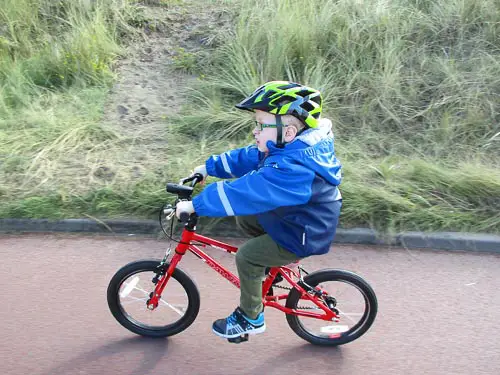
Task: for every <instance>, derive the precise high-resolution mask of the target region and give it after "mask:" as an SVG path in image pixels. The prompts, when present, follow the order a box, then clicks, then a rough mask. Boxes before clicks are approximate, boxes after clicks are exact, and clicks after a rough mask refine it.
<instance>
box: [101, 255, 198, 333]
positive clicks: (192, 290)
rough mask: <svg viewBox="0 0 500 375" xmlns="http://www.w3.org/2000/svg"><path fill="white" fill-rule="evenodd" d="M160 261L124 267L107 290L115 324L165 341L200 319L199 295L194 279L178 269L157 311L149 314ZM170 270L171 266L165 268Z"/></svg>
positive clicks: (164, 267) (139, 262)
mask: <svg viewBox="0 0 500 375" xmlns="http://www.w3.org/2000/svg"><path fill="white" fill-rule="evenodd" d="M159 265H160V261H159V260H142V261H137V262H132V263H129V264H127V265H126V266H124V267H122V268H121V269H120V270H118V272H116V274H115V275H114V276H113V278H112V279H111V281H110V283H109V286H108V293H107V298H108V306H109V309H110V311H111V313H112V314H113V316H114V317H115V318H116V320H117V321H118V322H119V323H120V324H121V325H122V326H124V327H125V328H127V329H128V330H130V331H132V332H134V333H137V334H139V335H143V336H150V337H166V336H172V335H175V334H177V333H179V332H181V331H183V330H185V329H186V328H188V327H189V326H190V325H191V324H192V323H193V321H194V320H195V319H196V316H197V315H198V311H199V309H200V294H199V292H198V288H197V287H196V285H195V284H194V283H193V281H192V280H191V278H190V277H189V276H188V275H186V274H185V273H184V272H183V271H182V270H180V269H179V268H176V269H175V271H174V273H173V275H172V277H171V278H170V279H169V280H168V283H167V285H166V287H165V289H164V291H163V294H162V296H161V299H160V300H159V304H158V307H157V308H156V309H154V310H152V311H151V310H148V308H147V305H146V301H147V300H148V299H149V297H150V293H151V292H153V291H154V288H155V285H156V282H157V279H158V277H157V276H158V273H159V272H160V271H161V269H160V268H158V266H159ZM162 267H163V269H166V268H168V263H167V264H165V265H164V266H162Z"/></svg>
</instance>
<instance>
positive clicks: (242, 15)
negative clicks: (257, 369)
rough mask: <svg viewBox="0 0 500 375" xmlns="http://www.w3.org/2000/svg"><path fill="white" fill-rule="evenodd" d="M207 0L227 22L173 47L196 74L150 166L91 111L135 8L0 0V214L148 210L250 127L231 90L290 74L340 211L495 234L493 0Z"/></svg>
mask: <svg viewBox="0 0 500 375" xmlns="http://www.w3.org/2000/svg"><path fill="white" fill-rule="evenodd" d="M158 3H159V4H160V5H161V4H163V5H162V6H165V3H168V2H167V1H161V2H158ZM176 3H179V4H180V5H179V6H181V7H182V6H188V5H186V4H184V5H183V3H182V2H179V1H176ZM185 3H196V1H194V0H193V1H191V2H187V1H186V2H185ZM210 4H215V6H217V7H219V9H220V12H221V13H223V12H229V13H231V14H232V15H234V27H232V28H230V29H227V28H224V29H223V30H220V31H219V32H218V33H216V32H214V31H213V29H212V30H211V34H210V35H208V36H207V38H206V40H208V42H207V44H209V45H210V47H209V49H208V47H207V49H206V50H204V51H202V52H201V53H198V52H192V51H190V50H186V49H185V46H179V48H178V49H177V50H176V55H175V56H174V57H173V61H172V67H173V68H174V69H178V70H180V71H187V72H196V73H198V74H199V75H200V76H199V79H198V80H197V82H196V84H195V85H191V86H192V87H189V88H188V90H186V94H185V96H186V100H185V103H186V104H185V106H184V108H183V110H182V112H181V113H180V114H178V115H177V116H173V115H172V116H171V115H170V114H169V116H168V117H167V118H166V124H165V126H166V127H168V131H167V134H168V145H167V146H166V149H165V157H164V158H163V159H161V160H155V163H151V161H148V162H146V161H144V160H141V159H140V158H137V157H136V155H134V154H133V152H131V151H130V150H131V149H132V148H133V144H134V143H135V142H140V138H135V139H130V138H129V137H126V136H124V135H123V134H121V133H120V132H117V131H116V129H115V128H113V127H111V126H109V124H107V123H106V122H105V121H103V108H104V106H105V105H106V98H107V90H108V89H107V88H108V85H109V84H110V82H112V80H113V75H114V74H115V72H114V70H113V63H114V61H115V60H116V58H117V57H118V56H119V54H120V51H121V40H123V38H124V36H129V35H132V34H131V33H134V32H135V31H134V29H132V28H131V25H133V26H134V27H137V26H141V25H142V24H143V23H144V22H147V20H146V19H144V18H143V17H144V16H143V15H142V13H141V12H140V9H141V8H140V7H137V6H135V5H133V4H131V3H128V2H126V1H118V0H116V1H113V0H107V1H105V0H97V1H85V0H71V1H70V0H67V1H58V2H57V1H49V0H18V1H13V0H0V199H1V202H0V217H57V218H60V217H78V216H83V215H90V216H94V217H99V218H103V217H116V216H129V217H130V216H139V217H146V216H150V215H152V214H154V213H155V210H156V209H157V208H158V206H159V205H161V203H162V202H163V201H164V200H165V199H166V194H165V193H164V190H163V187H164V184H165V182H167V181H170V180H176V179H177V178H178V177H180V176H181V175H184V174H186V173H187V172H188V171H189V169H190V168H191V167H193V166H194V165H196V164H199V163H200V162H203V160H204V159H205V157H206V156H208V155H210V154H211V153H215V152H220V151H223V150H226V149H228V148H230V147H237V146H241V145H244V144H246V143H248V142H249V141H251V139H250V138H249V135H248V134H249V131H250V129H251V126H252V123H251V121H250V118H249V117H248V116H247V115H246V114H244V113H241V112H240V111H237V110H236V109H234V104H235V103H236V102H238V101H239V100H241V98H243V97H244V96H246V95H247V94H249V93H250V92H252V91H253V90H254V89H255V88H256V87H257V86H258V85H260V84H261V83H263V82H265V81H268V80H274V79H289V80H294V81H299V82H302V83H305V84H309V85H311V86H313V87H316V88H319V89H321V90H322V91H323V93H324V99H325V102H326V103H325V107H326V114H325V116H326V117H328V118H330V119H331V120H332V121H333V123H334V129H335V134H336V147H337V154H338V157H339V158H340V159H341V161H342V163H343V166H344V181H343V183H342V193H343V196H344V209H343V215H342V223H341V225H342V226H344V227H350V226H370V227H375V228H377V229H381V230H384V231H389V232H394V231H399V230H464V231H485V232H492V233H499V232H500V168H499V167H498V166H499V165H500V125H499V121H500V95H499V93H500V6H499V5H498V1H496V0H483V1H480V2H478V1H473V0H449V1H444V0H442V1H429V0H394V1H387V0H367V1H359V0H336V1H334V0H322V1H319V0H309V1H306V2H304V1H295V0H247V1H239V0H233V1H222V0H219V1H213V2H210ZM234 5H237V6H234ZM155 6H158V5H155ZM3 25H5V26H3ZM187 100H189V105H188V104H187V103H188V102H187Z"/></svg>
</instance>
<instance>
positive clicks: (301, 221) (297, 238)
mask: <svg viewBox="0 0 500 375" xmlns="http://www.w3.org/2000/svg"><path fill="white" fill-rule="evenodd" d="M331 126H332V125H331V122H330V121H329V120H326V119H324V120H322V121H321V123H320V126H319V127H318V128H317V129H308V130H306V131H304V132H303V133H302V134H301V135H300V136H298V137H297V138H295V140H294V141H292V142H291V143H289V144H286V145H285V147H284V148H277V147H276V144H275V143H273V142H271V141H269V142H268V143H267V147H268V149H269V153H268V154H267V156H266V155H265V154H264V153H262V152H260V151H259V150H258V149H257V147H256V146H248V147H245V148H240V149H236V150H232V151H228V152H225V153H223V154H221V155H218V156H211V157H210V158H209V159H208V160H207V161H206V163H205V165H206V168H207V173H208V174H209V175H210V176H215V177H219V178H227V179H229V178H237V179H235V180H232V181H219V182H216V183H213V184H210V185H208V186H207V187H206V188H205V189H204V190H203V191H202V192H201V193H200V194H199V195H198V196H196V197H195V198H194V199H193V205H194V209H195V211H196V213H197V214H198V215H199V216H210V217H222V216H242V215H256V216H257V219H258V221H259V223H260V225H261V226H262V227H263V228H264V230H265V231H266V232H267V233H268V234H269V236H271V238H272V239H273V240H274V241H275V242H277V243H278V244H279V245H281V246H282V247H283V248H285V249H287V250H289V251H291V252H293V253H295V254H297V255H298V256H299V257H306V256H309V255H319V254H325V253H327V252H328V250H329V248H330V245H331V243H332V241H333V237H334V236H335V230H336V228H337V223H338V218H339V215H340V208H341V205H342V197H341V195H340V191H339V189H338V188H337V186H338V185H339V184H340V181H341V165H340V162H339V161H338V160H337V158H336V157H335V152H334V139H333V133H332V131H331Z"/></svg>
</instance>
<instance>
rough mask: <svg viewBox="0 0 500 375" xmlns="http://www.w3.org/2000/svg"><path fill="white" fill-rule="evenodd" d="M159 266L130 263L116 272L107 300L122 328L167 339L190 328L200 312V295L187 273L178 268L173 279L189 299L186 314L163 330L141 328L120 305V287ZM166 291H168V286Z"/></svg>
mask: <svg viewBox="0 0 500 375" xmlns="http://www.w3.org/2000/svg"><path fill="white" fill-rule="evenodd" d="M159 264H160V261H159V260H141V261H136V262H132V263H129V264H127V265H125V266H123V267H122V268H121V269H120V270H118V271H117V272H116V274H115V275H114V276H113V278H112V279H111V281H110V282H109V285H108V292H107V299H108V306H109V309H110V311H111V313H112V314H113V316H114V317H115V318H116V320H117V321H118V322H119V323H120V324H121V325H122V326H124V327H125V328H127V329H128V330H130V331H132V332H134V333H136V334H138V335H142V336H148V337H167V336H172V335H175V334H177V333H179V332H182V331H184V330H185V329H186V328H188V327H189V326H190V325H191V324H192V323H193V322H194V320H195V319H196V316H197V315H198V312H199V310H200V293H199V292H198V288H197V287H196V285H195V283H194V282H193V281H192V280H191V278H190V277H189V276H188V275H187V274H186V273H184V272H183V271H182V270H181V269H179V268H176V269H175V271H174V273H173V275H172V278H174V279H175V280H176V281H177V282H178V283H179V284H180V285H181V286H182V288H184V291H185V292H186V295H187V298H188V308H187V309H186V312H185V314H184V315H183V316H182V317H181V318H180V319H179V320H178V321H176V322H174V323H172V324H168V325H165V326H163V327H161V328H158V327H155V328H151V327H149V328H148V327H145V326H141V324H140V322H134V321H133V320H132V319H129V317H128V315H127V314H126V313H125V311H124V309H123V308H122V306H121V304H120V298H119V295H118V293H119V291H120V286H121V285H122V283H123V282H124V281H125V280H126V279H127V278H129V277H130V276H132V275H134V274H136V273H138V272H143V271H152V272H154V271H155V270H157V267H158V265H159ZM166 267H168V263H166ZM165 290H168V284H167V286H166V288H165ZM144 308H146V306H144Z"/></svg>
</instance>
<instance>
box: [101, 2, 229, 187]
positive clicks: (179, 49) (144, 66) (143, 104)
mask: <svg viewBox="0 0 500 375" xmlns="http://www.w3.org/2000/svg"><path fill="white" fill-rule="evenodd" d="M202 5H203V6H202ZM142 11H143V16H142V17H143V19H144V21H143V22H142V23H143V24H142V31H143V36H142V37H140V38H138V39H137V40H136V41H134V42H133V43H131V45H130V46H129V47H128V49H127V50H126V53H125V55H124V56H125V57H124V58H123V59H122V60H120V61H119V62H118V66H117V70H116V71H117V74H118V80H117V82H116V83H115V84H114V86H113V87H112V89H111V93H110V97H109V100H108V104H107V106H106V109H105V115H104V122H105V123H106V124H107V125H108V126H110V127H111V128H112V129H113V130H114V131H116V132H117V133H118V134H119V135H120V136H121V137H123V138H124V142H125V143H126V144H127V147H122V148H121V149H120V151H119V152H120V153H121V155H120V156H119V157H118V158H117V159H118V160H119V161H120V164H122V165H123V164H124V163H125V164H128V165H129V166H130V163H134V164H135V162H134V160H135V161H137V160H140V163H139V164H140V166H137V165H136V166H135V167H133V168H132V169H133V170H131V169H130V168H128V170H129V172H133V173H131V174H130V176H131V177H132V178H134V177H140V176H141V175H142V173H139V172H138V170H139V169H146V170H151V169H152V168H153V169H154V166H153V164H155V163H157V162H158V161H163V162H164V161H165V158H166V156H165V155H166V152H167V150H166V148H167V145H168V139H167V138H168V137H167V134H166V131H167V127H168V123H169V120H170V119H171V117H172V116H173V115H175V114H177V113H178V112H179V110H180V109H181V107H182V105H183V104H184V102H185V99H184V95H183V93H184V91H185V88H186V87H187V86H188V85H190V84H191V83H192V82H193V81H194V80H196V79H197V77H198V74H200V72H199V71H198V72H197V73H195V72H194V70H195V66H196V61H197V56H199V55H200V54H202V53H208V50H209V49H210V48H212V47H214V45H215V43H217V38H218V35H219V32H220V30H221V28H223V27H227V25H228V24H229V21H230V17H229V14H228V13H227V12H226V11H225V9H224V8H222V7H221V6H220V5H218V6H217V5H208V6H207V5H206V3H200V2H199V1H189V2H177V3H176V4H173V5H168V6H154V5H148V4H144V5H143V7H142Z"/></svg>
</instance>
